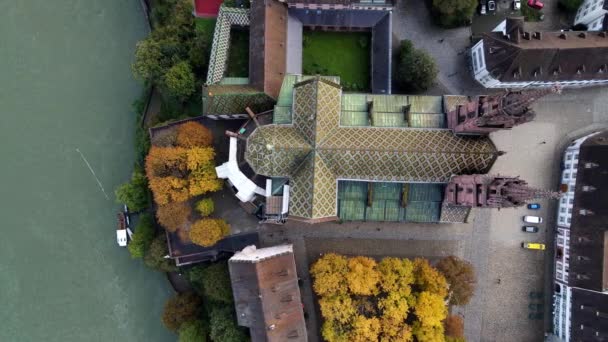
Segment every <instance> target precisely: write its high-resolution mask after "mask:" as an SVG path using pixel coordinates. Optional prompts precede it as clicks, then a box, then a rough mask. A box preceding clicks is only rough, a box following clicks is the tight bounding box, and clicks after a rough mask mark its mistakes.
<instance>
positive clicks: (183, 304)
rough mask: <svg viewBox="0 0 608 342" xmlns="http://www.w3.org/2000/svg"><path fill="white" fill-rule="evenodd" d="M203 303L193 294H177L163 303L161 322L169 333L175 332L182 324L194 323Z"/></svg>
mask: <svg viewBox="0 0 608 342" xmlns="http://www.w3.org/2000/svg"><path fill="white" fill-rule="evenodd" d="M202 304H203V301H202V299H201V298H200V297H199V296H197V295H196V294H195V293H193V292H186V293H178V294H177V295H176V296H175V297H172V298H169V300H167V302H166V303H165V309H164V310H163V317H162V321H163V324H164V325H165V327H167V329H169V330H171V331H177V330H178V329H179V328H180V327H181V326H182V324H184V323H186V322H190V321H194V320H195V319H196V318H197V317H198V315H199V314H200V312H201V308H202Z"/></svg>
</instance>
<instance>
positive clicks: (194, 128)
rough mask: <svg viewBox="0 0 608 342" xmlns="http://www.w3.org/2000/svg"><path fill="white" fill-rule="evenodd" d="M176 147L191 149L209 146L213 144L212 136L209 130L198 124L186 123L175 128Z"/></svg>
mask: <svg viewBox="0 0 608 342" xmlns="http://www.w3.org/2000/svg"><path fill="white" fill-rule="evenodd" d="M176 142H177V145H179V146H182V147H186V148H191V147H205V146H210V145H211V143H212V142H213V134H212V133H211V130H209V128H207V127H205V126H203V125H201V124H200V123H198V122H194V121H188V122H186V123H184V124H181V125H179V127H178V128H177V139H176Z"/></svg>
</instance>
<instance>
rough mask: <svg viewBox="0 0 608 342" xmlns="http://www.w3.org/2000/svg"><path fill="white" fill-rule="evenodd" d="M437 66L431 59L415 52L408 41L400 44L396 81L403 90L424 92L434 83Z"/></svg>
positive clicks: (417, 51)
mask: <svg viewBox="0 0 608 342" xmlns="http://www.w3.org/2000/svg"><path fill="white" fill-rule="evenodd" d="M437 72H438V70H437V66H436V65H435V61H434V60H433V58H432V57H431V56H430V55H428V54H427V53H426V52H424V51H422V50H417V49H415V48H414V45H413V44H412V42H411V41H409V40H404V41H402V42H401V51H400V55H399V63H398V65H397V74H396V81H397V84H398V85H399V86H400V87H401V88H403V90H409V91H424V90H426V89H428V88H430V87H431V86H432V85H433V83H435V78H436V77H437Z"/></svg>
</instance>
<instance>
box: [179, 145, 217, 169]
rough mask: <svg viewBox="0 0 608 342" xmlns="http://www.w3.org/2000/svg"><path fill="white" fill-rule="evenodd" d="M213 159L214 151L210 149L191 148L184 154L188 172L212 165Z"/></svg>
mask: <svg viewBox="0 0 608 342" xmlns="http://www.w3.org/2000/svg"><path fill="white" fill-rule="evenodd" d="M214 157H215V151H213V148H211V147H193V148H191V149H189V150H188V151H187V152H186V165H187V167H188V170H190V171H194V170H198V169H199V168H202V167H207V166H209V165H210V164H211V165H213V158H214Z"/></svg>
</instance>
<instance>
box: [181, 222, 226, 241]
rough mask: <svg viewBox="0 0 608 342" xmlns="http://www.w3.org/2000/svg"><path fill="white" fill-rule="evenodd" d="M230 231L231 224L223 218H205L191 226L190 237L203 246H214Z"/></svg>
mask: <svg viewBox="0 0 608 342" xmlns="http://www.w3.org/2000/svg"><path fill="white" fill-rule="evenodd" d="M229 233H230V225H228V223H226V221H224V220H222V219H211V218H204V219H201V220H198V221H196V222H194V224H192V227H190V239H191V240H192V242H194V243H195V244H197V245H200V246H203V247H209V246H213V245H214V244H215V243H216V242H218V241H219V240H221V239H222V238H223V237H224V236H226V235H228V234H229Z"/></svg>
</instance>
